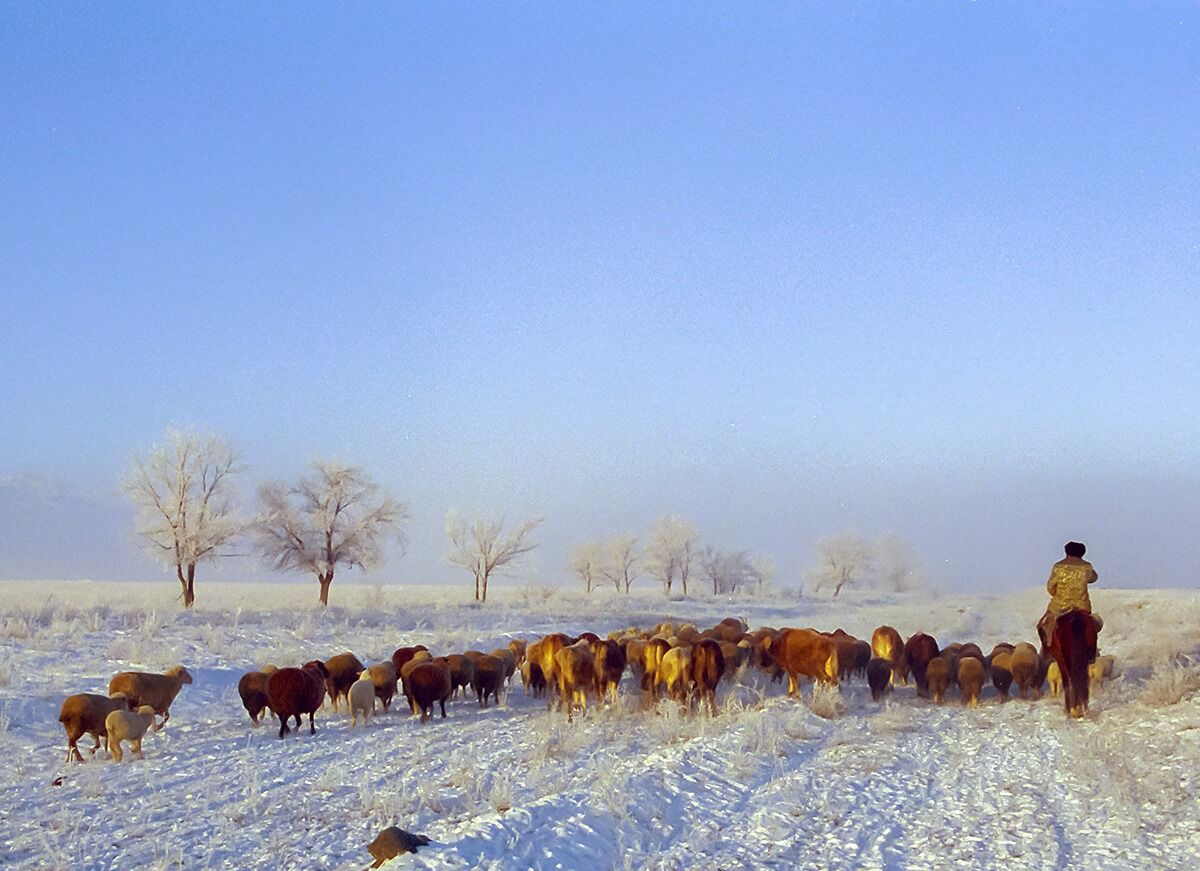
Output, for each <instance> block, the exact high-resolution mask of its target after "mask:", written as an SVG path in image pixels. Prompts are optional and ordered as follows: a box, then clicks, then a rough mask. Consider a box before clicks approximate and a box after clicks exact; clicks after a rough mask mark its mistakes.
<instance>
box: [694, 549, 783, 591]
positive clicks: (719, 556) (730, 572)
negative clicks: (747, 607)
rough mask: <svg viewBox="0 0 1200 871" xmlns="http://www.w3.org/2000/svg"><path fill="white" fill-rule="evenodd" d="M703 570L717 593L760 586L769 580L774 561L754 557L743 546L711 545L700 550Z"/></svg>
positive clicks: (755, 588)
mask: <svg viewBox="0 0 1200 871" xmlns="http://www.w3.org/2000/svg"><path fill="white" fill-rule="evenodd" d="M700 572H701V574H702V575H703V577H704V578H705V579H706V580H708V582H709V583H711V584H712V588H713V595H714V596H717V595H721V594H725V593H738V592H746V591H749V590H756V591H757V590H761V589H762V588H763V587H764V586H766V584H767V583H769V581H770V579H771V575H772V574H773V573H774V565H773V564H772V563H771V561H770V560H765V559H759V558H754V557H751V556H750V555H749V554H747V553H746V552H745V551H744V550H738V551H733V552H729V551H723V550H718V549H717V548H715V547H711V546H710V547H706V548H705V549H704V550H703V552H702V553H701V554H700Z"/></svg>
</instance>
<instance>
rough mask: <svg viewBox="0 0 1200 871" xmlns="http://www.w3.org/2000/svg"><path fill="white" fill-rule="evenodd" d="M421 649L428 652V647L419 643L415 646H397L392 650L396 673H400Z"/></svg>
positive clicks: (393, 666) (393, 665)
mask: <svg viewBox="0 0 1200 871" xmlns="http://www.w3.org/2000/svg"><path fill="white" fill-rule="evenodd" d="M421 651H425V652H428V648H426V647H425V645H424V644H417V645H414V646H413V647H397V648H396V649H395V650H394V651H393V652H392V668H394V669H396V674H397V675H399V674H400V669H402V668H404V664H405V663H406V662H408V661H409V660H411V659H412V658H413V657H414V656H416V655H417V654H418V653H420V652H421Z"/></svg>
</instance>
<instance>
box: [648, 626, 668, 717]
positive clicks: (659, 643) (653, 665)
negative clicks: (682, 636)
mask: <svg viewBox="0 0 1200 871" xmlns="http://www.w3.org/2000/svg"><path fill="white" fill-rule="evenodd" d="M670 649H671V645H670V644H668V643H667V641H666V639H665V638H651V639H650V640H649V641H647V642H646V646H645V647H644V648H642V689H643V690H645V691H647V692H649V693H650V699H651V701H654V702H657V701H658V687H659V684H660V681H659V679H658V670H659V668H661V667H662V661H663V657H664V656H666V655H667V652H668V651H670Z"/></svg>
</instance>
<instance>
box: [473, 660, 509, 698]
mask: <svg viewBox="0 0 1200 871" xmlns="http://www.w3.org/2000/svg"><path fill="white" fill-rule="evenodd" d="M505 652H506V653H507V652H508V651H505ZM474 665H475V673H474V674H473V675H472V677H471V689H473V690H474V691H475V697H476V698H477V699H479V707H481V708H486V707H487V700H488V696H489V695H490V696H491V697H492V701H494V702H495V703H496V704H500V690H501V689H502V688H503V687H504V678H505V674H506V666H505V664H504V661H503V660H501V659H498V658H497V657H495V656H488V655H487V654H484V655H483V656H479V657H475V663H474Z"/></svg>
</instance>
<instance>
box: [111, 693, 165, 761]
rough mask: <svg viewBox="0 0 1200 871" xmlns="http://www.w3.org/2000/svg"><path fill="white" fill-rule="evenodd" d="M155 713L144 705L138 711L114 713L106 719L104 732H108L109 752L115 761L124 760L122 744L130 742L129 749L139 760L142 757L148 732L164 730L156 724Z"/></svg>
mask: <svg viewBox="0 0 1200 871" xmlns="http://www.w3.org/2000/svg"><path fill="white" fill-rule="evenodd" d="M154 715H155V711H154V708H152V707H151V706H150V705H142V706H141V707H140V708H138V709H137V710H136V711H113V712H112V713H111V714H109V715H108V716H107V717H106V718H105V719H104V730H105V731H106V732H108V750H109V752H110V753H112V755H113V759H115V760H116V761H117V762H120V761H121V759H122V755H123V754H122V753H121V742H122V741H128V742H129V747H130V749H131V750H132V751H133V753H134V755H135V756H137V758H138V759H143V758H145V757H143V756H142V738H143V737H144V736H145V734H146V730H147V729H149V728H151V727H153V729H154V731H155V732H157V731H158V730H159V729H161V728H162V726H161V725H159V724H157V723H155V722H154Z"/></svg>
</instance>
